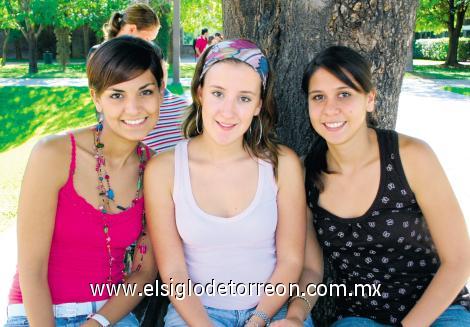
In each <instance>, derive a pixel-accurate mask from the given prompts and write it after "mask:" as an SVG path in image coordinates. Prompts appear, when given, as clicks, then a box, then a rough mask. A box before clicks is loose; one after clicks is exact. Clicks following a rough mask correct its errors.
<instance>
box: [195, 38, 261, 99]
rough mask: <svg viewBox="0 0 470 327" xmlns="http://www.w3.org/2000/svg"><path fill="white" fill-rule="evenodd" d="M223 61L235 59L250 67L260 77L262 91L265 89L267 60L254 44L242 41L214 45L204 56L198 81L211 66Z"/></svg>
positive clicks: (229, 41)
mask: <svg viewBox="0 0 470 327" xmlns="http://www.w3.org/2000/svg"><path fill="white" fill-rule="evenodd" d="M224 59H237V60H240V61H241V62H244V63H246V64H248V65H250V66H251V67H252V68H253V69H254V70H255V71H256V72H257V73H258V74H259V76H260V77H261V81H262V82H263V90H264V89H266V81H267V79H268V73H269V69H268V60H267V59H266V57H265V56H264V54H263V53H262V52H261V50H260V49H259V48H258V46H257V45H256V44H254V43H253V42H251V41H248V40H244V39H235V40H227V41H222V42H219V43H217V44H215V45H214V46H213V47H212V48H211V49H210V50H209V53H208V54H207V56H206V61H205V63H204V67H203V68H202V73H201V77H200V78H199V80H202V78H203V77H204V75H205V74H206V73H207V71H208V70H209V68H210V67H211V66H212V65H214V64H215V63H217V62H219V61H221V60H224Z"/></svg>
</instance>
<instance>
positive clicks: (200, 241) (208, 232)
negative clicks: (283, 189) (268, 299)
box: [173, 141, 278, 310]
mask: <svg viewBox="0 0 470 327" xmlns="http://www.w3.org/2000/svg"><path fill="white" fill-rule="evenodd" d="M277 190H278V189H277V185H276V182H275V179H274V174H273V168H272V165H271V164H270V163H268V162H265V161H263V160H258V187H257V190H256V195H255V197H254V199H253V200H252V202H251V203H250V205H249V206H248V207H247V208H246V209H245V210H243V211H242V212H241V213H239V214H238V215H236V216H234V217H231V218H223V217H217V216H213V215H210V214H208V213H206V212H204V211H203V210H202V209H201V208H199V206H198V205H197V203H196V200H195V199H194V196H193V193H192V188H191V180H190V174H189V164H188V141H183V142H180V143H179V144H178V145H177V146H176V147H175V177H174V191H173V201H174V203H175V217H176V226H177V228H178V232H179V234H180V237H181V239H182V241H183V247H184V255H185V260H186V265H187V268H188V272H189V277H190V279H191V281H192V283H193V284H194V283H200V284H202V285H203V286H205V285H209V286H208V287H207V289H208V291H209V294H207V293H206V294H203V295H201V297H200V299H201V301H202V304H203V305H205V306H208V307H213V308H218V309H227V310H245V309H249V308H252V307H255V306H256V305H257V304H258V302H259V297H260V296H261V295H262V294H263V288H262V287H261V288H260V286H258V285H254V284H255V283H258V284H262V283H263V284H264V283H267V282H268V281H269V279H270V277H271V275H272V273H273V271H274V268H275V265H276V243H275V236H276V226H277V202H276V197H277ZM221 283H222V284H226V285H225V289H226V290H225V292H226V295H223V294H222V293H224V289H223V287H224V286H223V285H220V286H219V290H220V291H221V292H220V293H219V294H217V292H216V290H217V289H216V288H214V287H217V285H218V284H221ZM249 283H252V285H249ZM240 284H244V285H240ZM230 285H231V286H230ZM250 288H251V291H252V292H251V294H248V291H249V289H250ZM201 289H202V288H201V287H200V286H198V287H196V289H195V291H196V292H198V293H199V292H200V291H201ZM258 289H259V290H260V292H261V293H258ZM231 290H233V291H234V292H236V293H237V295H235V294H234V295H232V294H230V293H229V292H230V291H231ZM237 290H238V291H237ZM211 291H212V293H211ZM244 292H245V294H244ZM242 294H243V295H242Z"/></svg>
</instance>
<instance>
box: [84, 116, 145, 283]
mask: <svg viewBox="0 0 470 327" xmlns="http://www.w3.org/2000/svg"><path fill="white" fill-rule="evenodd" d="M93 130H94V134H95V147H94V148H95V159H96V172H97V175H98V187H97V189H98V192H99V196H100V199H101V205H100V206H99V210H100V211H101V213H102V214H103V216H102V219H103V233H104V236H105V241H106V252H107V254H108V264H109V265H108V267H109V275H108V278H107V283H108V284H112V267H113V262H114V261H115V258H114V257H113V255H112V252H111V237H110V235H109V224H108V217H107V216H106V214H107V213H108V212H110V202H113V203H114V204H115V205H116V208H118V209H119V210H121V211H125V210H127V209H129V208H132V207H133V206H134V205H135V204H136V203H137V201H138V200H139V198H140V196H141V195H142V188H143V178H144V169H145V164H146V163H147V160H148V159H149V158H150V151H149V149H148V148H147V147H146V146H145V145H143V144H141V143H139V145H137V148H136V152H137V156H138V157H139V176H138V178H137V190H136V193H135V197H134V199H133V200H132V202H131V204H130V205H129V206H128V207H124V206H121V205H118V204H117V203H115V201H114V199H115V193H114V191H113V189H112V188H111V183H110V178H109V175H108V173H107V172H106V160H105V157H104V153H103V149H104V144H103V143H101V133H102V131H103V124H102V123H101V122H99V123H98V124H97V125H96V126H95V127H94V128H93ZM144 150H145V155H144ZM144 227H145V212H144V211H142V230H141V234H140V240H141V242H140V244H139V245H136V243H134V244H132V245H131V246H129V247H128V248H127V249H126V253H125V255H124V258H123V260H124V263H125V270H124V271H123V276H126V275H128V274H129V273H131V270H132V257H133V252H134V248H135V247H137V248H138V249H139V253H140V262H139V264H138V266H137V268H136V269H135V270H134V271H139V270H140V269H141V268H142V263H143V259H144V254H145V253H146V252H147V246H146V245H145V244H144V240H145V232H144ZM136 242H137V241H136ZM122 282H124V279H123V280H122Z"/></svg>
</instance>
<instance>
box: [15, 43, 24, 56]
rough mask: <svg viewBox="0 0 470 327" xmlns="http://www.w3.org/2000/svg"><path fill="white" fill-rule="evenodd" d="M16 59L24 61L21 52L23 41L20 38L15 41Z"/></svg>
mask: <svg viewBox="0 0 470 327" xmlns="http://www.w3.org/2000/svg"><path fill="white" fill-rule="evenodd" d="M15 59H16V60H21V59H23V53H22V52H21V40H20V39H19V38H18V39H16V40H15Z"/></svg>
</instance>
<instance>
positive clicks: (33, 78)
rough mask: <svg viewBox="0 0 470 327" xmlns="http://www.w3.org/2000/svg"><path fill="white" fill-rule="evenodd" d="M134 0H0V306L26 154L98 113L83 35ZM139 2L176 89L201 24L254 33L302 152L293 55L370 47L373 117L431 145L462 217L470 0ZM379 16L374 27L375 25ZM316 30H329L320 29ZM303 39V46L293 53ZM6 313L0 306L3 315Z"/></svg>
mask: <svg viewBox="0 0 470 327" xmlns="http://www.w3.org/2000/svg"><path fill="white" fill-rule="evenodd" d="M131 2H133V1H129V0H96V1H93V2H91V1H85V0H75V1H73V2H70V1H65V0H0V45H1V46H2V52H1V59H0V60H1V63H0V64H1V66H0V126H1V128H0V246H1V247H2V249H3V250H4V251H3V253H4V254H5V253H6V255H3V256H4V257H5V258H3V259H2V265H1V267H0V280H1V281H0V307H5V305H6V303H7V292H8V288H9V286H10V283H11V278H12V276H13V272H14V269H15V262H16V234H15V222H16V209H17V201H18V195H19V188H20V185H21V179H22V175H23V172H24V168H25V165H26V162H27V159H28V156H29V153H30V151H31V149H32V147H33V146H34V144H35V143H36V142H37V140H38V139H39V138H41V137H42V136H44V135H47V134H50V133H57V132H62V131H64V130H67V129H71V128H77V127H82V126H87V125H90V124H92V123H93V122H94V121H95V116H94V110H93V104H92V101H91V99H90V97H89V95H88V89H87V87H86V85H87V82H86V74H85V57H86V54H87V52H88V49H89V48H90V46H93V45H94V44H98V43H100V42H102V40H103V32H102V30H101V27H102V25H103V23H104V22H106V21H107V19H108V18H109V17H110V15H111V13H112V12H114V11H116V10H122V9H123V8H125V7H126V6H127V5H128V4H129V3H131ZM138 2H145V3H148V4H149V5H150V6H151V7H152V8H153V9H154V10H155V11H156V12H157V15H158V16H159V18H160V22H161V25H162V27H161V29H160V32H159V34H158V37H157V39H156V40H155V43H156V44H158V45H159V46H160V47H161V48H162V50H163V52H164V54H165V56H166V58H167V60H168V61H169V63H170V66H169V77H170V80H169V82H170V85H169V89H170V90H171V91H172V92H174V93H178V94H183V95H185V96H187V97H190V92H189V84H190V80H191V78H192V75H193V72H194V68H195V59H194V52H193V48H192V44H193V40H194V39H195V38H196V37H197V36H198V35H199V34H200V30H201V29H202V28H204V27H207V28H208V29H209V34H210V35H213V34H214V33H215V32H221V33H223V34H225V36H226V37H235V36H237V37H238V36H244V37H249V38H252V39H254V40H255V41H257V42H258V43H260V45H261V47H262V48H264V49H266V50H267V52H268V58H269V59H270V62H271V63H272V64H273V63H274V64H273V66H274V70H275V72H277V75H278V78H279V76H283V78H284V77H285V78H284V79H281V80H282V82H279V83H278V85H277V88H276V90H277V99H276V100H277V102H278V106H279V107H280V123H279V126H278V133H279V135H280V138H281V140H282V141H284V142H285V143H286V144H288V145H289V146H291V147H293V148H294V149H295V150H296V151H297V152H298V153H299V154H304V153H305V151H306V149H308V146H309V144H311V141H312V137H311V135H310V134H311V131H310V130H309V129H308V127H307V125H308V124H309V122H308V120H307V118H306V117H307V116H306V114H307V113H306V110H305V108H306V107H305V103H304V102H302V101H304V100H303V99H301V94H300V78H301V71H302V70H303V67H301V64H299V62H300V63H304V64H306V63H307V60H306V59H305V58H309V59H311V58H312V57H313V55H314V54H315V53H316V52H318V50H319V49H321V48H322V47H324V46H326V45H329V44H336V43H340V44H345V45H350V46H353V47H354V48H356V49H357V50H359V51H361V50H362V52H363V53H364V54H365V55H366V56H367V55H368V54H370V57H369V59H370V60H371V61H372V63H373V69H374V78H375V80H376V82H377V84H378V89H379V94H380V93H381V94H383V95H384V96H382V98H381V99H379V103H378V111H379V118H380V119H379V121H380V123H381V126H382V127H386V128H394V129H396V130H397V131H399V132H403V133H406V134H409V135H412V136H416V137H419V138H421V139H423V140H425V141H426V142H427V143H429V144H430V145H431V147H433V149H434V150H435V152H436V153H437V155H438V157H439V159H440V160H441V163H442V165H443V166H444V169H445V170H446V173H447V175H448V177H449V179H450V181H451V184H452V186H453V188H454V191H455V193H456V195H457V198H458V200H459V202H460V205H461V206H462V209H463V211H464V215H465V217H466V219H467V225H469V226H470V221H469V219H470V186H469V184H470V169H469V167H470V150H469V149H470V146H469V144H468V143H469V140H470V129H469V127H468V123H469V122H470V101H469V100H470V38H469V37H470V14H469V12H470V10H467V9H468V6H469V3H470V1H469V0H454V1H447V0H445V1H444V0H421V1H417V0H401V1H387V0H371V1H335V0H330V1H313V0H312V1H310V0H305V1H297V2H298V3H299V4H297V5H293V4H292V1H290V0H277V1H274V0H273V1H220V0H199V1H196V0H174V1H173V0H171V1H168V0H150V1H138ZM301 3H304V7H303V8H300V9H302V10H304V11H305V14H309V13H314V14H318V13H319V12H320V11H321V10H329V11H330V12H333V14H332V16H331V17H333V18H334V19H333V18H331V17H330V20H329V21H327V22H325V21H324V20H322V19H315V16H313V15H312V18H311V19H306V18H305V16H302V15H296V10H299V7H301V5H300V4H301ZM308 3H309V4H308ZM296 6H297V7H296ZM328 6H330V7H331V8H326V9H325V7H328ZM335 12H336V13H337V17H335V14H334V13H335ZM415 17H417V19H416V20H415ZM340 18H341V19H340ZM341 20H342V21H341ZM368 20H369V21H368ZM393 20H396V21H397V22H395V23H393ZM332 22H333V23H332ZM296 24H297V25H296ZM299 24H300V25H299ZM328 24H329V25H328ZM335 24H336V25H335ZM341 24H343V25H341ZM361 24H362V25H361ZM368 24H369V25H368ZM393 24H396V25H393ZM340 25H341V26H340ZM292 26H295V28H294V27H292ZM332 26H333V28H332ZM351 26H352V27H351ZM364 26H365V27H364ZM371 26H372V27H371ZM377 26H380V28H381V29H382V30H381V31H380V30H379V31H376V30H377V28H375V30H374V27H377ZM349 27H351V28H349ZM380 28H379V29H380ZM319 29H323V30H322V31H323V32H325V33H326V34H328V31H329V32H331V31H333V32H331V33H330V35H327V36H322V34H321V33H319V32H318V31H319ZM345 29H348V32H345ZM349 30H352V32H349ZM273 31H274V32H273ZM354 31H355V32H356V34H348V35H343V34H347V33H353V32H354ZM270 33H271V34H270ZM272 33H274V36H275V37H271V36H272V35H273V34H272ZM280 35H281V36H280ZM282 35H288V36H287V37H284V38H283V37H282ZM312 35H313V36H312ZM374 37H375V39H374ZM379 38H381V39H383V40H384V41H385V42H388V43H386V44H385V45H384V46H385V49H384V48H381V44H377V45H376V46H375V47H374V48H369V47H370V44H372V43H374V42H375V43H379V41H377V39H379ZM351 42H352V43H351ZM456 43H457V44H456ZM299 48H300V49H304V50H303V52H304V53H302V54H299V52H298V51H299V50H298V49H299ZM305 50H310V51H305ZM369 50H370V51H369ZM295 51H297V54H298V55H297V56H294V55H295V53H296V52H295ZM381 56H382V57H381ZM383 58H385V59H383ZM296 60H297V61H296ZM293 67H294V68H293ZM405 68H406V69H405ZM405 70H406V72H405ZM402 77H403V80H402ZM387 78H388V79H387ZM296 79H297V80H296ZM279 84H281V85H279ZM286 89H288V90H289V91H288V92H287V91H285V90H286ZM286 98H291V99H294V100H293V101H294V102H289V101H288V100H286ZM299 111H302V113H301V114H298V112H299ZM297 127H299V128H297ZM425 164H426V163H423V165H425ZM444 219H446V217H444ZM0 312H4V311H3V310H1V309H0ZM4 318H5V317H3V314H0V324H1V323H2V322H3V319H4Z"/></svg>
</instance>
